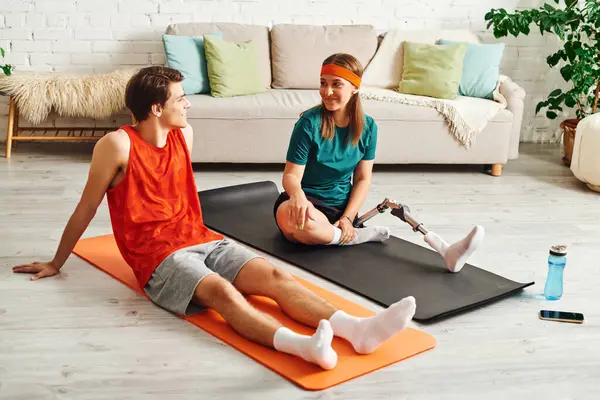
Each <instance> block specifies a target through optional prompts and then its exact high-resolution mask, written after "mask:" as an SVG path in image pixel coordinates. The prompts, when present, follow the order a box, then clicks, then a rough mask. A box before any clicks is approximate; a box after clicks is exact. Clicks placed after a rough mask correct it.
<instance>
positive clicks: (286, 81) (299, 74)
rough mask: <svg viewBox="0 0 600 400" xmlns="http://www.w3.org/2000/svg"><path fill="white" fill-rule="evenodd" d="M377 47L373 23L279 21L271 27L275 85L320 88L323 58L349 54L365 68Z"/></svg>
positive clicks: (275, 86) (276, 86)
mask: <svg viewBox="0 0 600 400" xmlns="http://www.w3.org/2000/svg"><path fill="white" fill-rule="evenodd" d="M376 50H377V31H376V30H375V27H374V26H371V25H324V26H317V25H296V24H277V25H274V26H273V28H272V29H271V52H272V59H273V63H272V68H273V85H272V86H273V87H274V88H287V89H318V88H319V71H320V70H321V65H322V64H323V60H325V59H326V58H327V57H329V56H330V55H332V54H334V53H349V54H352V55H353V56H354V57H356V58H357V59H358V61H360V62H361V64H362V65H363V68H364V67H365V66H366V65H367V64H368V63H369V61H370V60H371V58H372V57H373V55H374V54H375V51H376Z"/></svg>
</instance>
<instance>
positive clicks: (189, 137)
mask: <svg viewBox="0 0 600 400" xmlns="http://www.w3.org/2000/svg"><path fill="white" fill-rule="evenodd" d="M181 132H183V137H184V138H185V142H186V143H187V147H188V150H189V152H190V154H192V147H194V129H193V128H192V126H191V125H190V124H187V126H186V127H185V128H183V129H182V130H181Z"/></svg>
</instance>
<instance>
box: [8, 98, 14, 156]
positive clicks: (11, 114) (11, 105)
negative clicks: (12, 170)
mask: <svg viewBox="0 0 600 400" xmlns="http://www.w3.org/2000/svg"><path fill="white" fill-rule="evenodd" d="M15 108H16V105H15V100H14V99H13V97H12V96H10V101H9V105H8V126H7V127H6V158H10V152H11V149H12V137H13V128H14V126H15Z"/></svg>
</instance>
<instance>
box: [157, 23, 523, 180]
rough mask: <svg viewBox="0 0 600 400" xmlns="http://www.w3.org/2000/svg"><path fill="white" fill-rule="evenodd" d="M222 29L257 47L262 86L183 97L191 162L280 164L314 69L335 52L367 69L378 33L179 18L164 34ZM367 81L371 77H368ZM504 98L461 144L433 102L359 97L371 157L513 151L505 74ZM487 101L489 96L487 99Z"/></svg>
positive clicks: (409, 158) (448, 34)
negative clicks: (373, 131)
mask: <svg viewBox="0 0 600 400" xmlns="http://www.w3.org/2000/svg"><path fill="white" fill-rule="evenodd" d="M213 32H221V33H222V35H223V39H224V40H227V41H234V42H244V41H248V40H253V41H255V42H256V45H257V51H258V53H259V55H258V56H259V67H260V69H261V74H262V78H263V83H264V85H265V88H266V91H265V92H264V93H260V94H256V95H247V96H237V97H228V98H217V97H212V96H211V95H209V94H198V95H191V96H189V97H188V99H189V100H190V102H191V103H192V107H191V109H190V110H188V120H189V123H190V124H191V125H192V126H193V128H194V132H195V139H194V140H195V145H194V150H193V153H192V161H193V162H224V163H283V162H285V154H286V151H287V146H288V143H289V138H290V134H291V131H292V128H293V126H294V123H295V122H296V121H297V119H298V116H299V114H300V113H301V112H302V111H303V110H306V109H308V108H310V107H312V106H314V105H316V104H318V103H319V102H320V97H319V93H318V87H319V75H318V74H319V70H320V66H321V63H322V61H323V59H325V57H327V56H328V55H330V54H332V53H334V52H348V53H351V54H353V55H354V56H356V57H357V58H358V59H359V60H360V61H361V63H362V64H363V66H365V67H366V71H365V80H366V79H367V75H366V72H367V71H368V68H369V64H370V62H371V61H372V60H373V59H374V56H375V55H376V53H377V50H378V47H379V46H380V45H381V42H382V37H383V35H385V32H383V33H382V32H377V31H376V29H375V28H374V27H373V26H364V25H362V26H359V25H354V26H310V25H288V24H281V25H277V24H276V25H274V26H273V27H272V28H269V27H266V26H257V25H244V24H237V23H178V24H171V25H169V26H168V28H167V30H166V32H165V33H167V34H170V35H204V34H208V33H213ZM441 37H443V38H445V39H450V40H465V41H477V40H478V39H477V37H476V36H475V35H474V34H472V33H471V32H468V31H438V32H434V31H428V32H420V31H407V32H406V40H410V41H421V42H431V43H433V42H435V41H436V40H438V39H439V38H441ZM369 79H371V80H373V79H377V77H371V78H369ZM500 92H501V93H502V94H503V95H504V97H505V98H506V100H507V107H506V109H503V110H501V111H500V112H498V113H497V114H496V115H495V117H494V118H493V119H492V120H490V121H489V123H488V124H487V125H486V127H485V128H484V129H483V130H482V131H481V132H480V133H479V134H478V135H477V137H476V141H475V143H474V145H473V146H472V147H471V148H469V149H468V150H467V149H466V148H464V147H463V146H461V145H459V144H458V143H457V142H456V140H455V139H454V138H453V137H452V135H450V133H449V129H448V125H447V123H446V121H445V120H444V118H443V117H442V115H441V114H440V113H439V112H438V111H436V110H435V109H433V108H427V107H420V106H412V105H404V104H396V103H390V102H384V101H379V100H365V99H363V100H362V102H363V106H364V110H365V112H366V113H368V114H369V115H371V116H372V117H373V118H374V119H375V121H376V122H377V124H378V125H379V139H378V147H377V155H376V163H379V164H408V163H425V164H431V163H437V164H452V163H455V164H493V165H494V170H493V174H494V175H499V174H500V171H501V165H502V164H506V163H507V162H508V161H509V160H511V159H515V158H517V157H518V153H519V135H520V130H521V119H522V115H523V100H524V96H525V92H524V91H523V89H522V88H520V87H519V86H518V85H517V84H515V83H514V82H512V81H510V80H507V81H506V82H504V83H503V84H502V85H501V86H500ZM489 101H491V100H489Z"/></svg>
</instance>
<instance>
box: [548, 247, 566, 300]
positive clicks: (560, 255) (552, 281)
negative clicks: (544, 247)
mask: <svg viewBox="0 0 600 400" xmlns="http://www.w3.org/2000/svg"><path fill="white" fill-rule="evenodd" d="M565 265H567V246H564V245H557V246H552V247H551V248H550V255H549V256H548V277H547V278H546V286H545V287H544V296H545V297H546V298H547V299H548V300H558V299H560V298H561V297H562V294H563V271H564V270H565Z"/></svg>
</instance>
